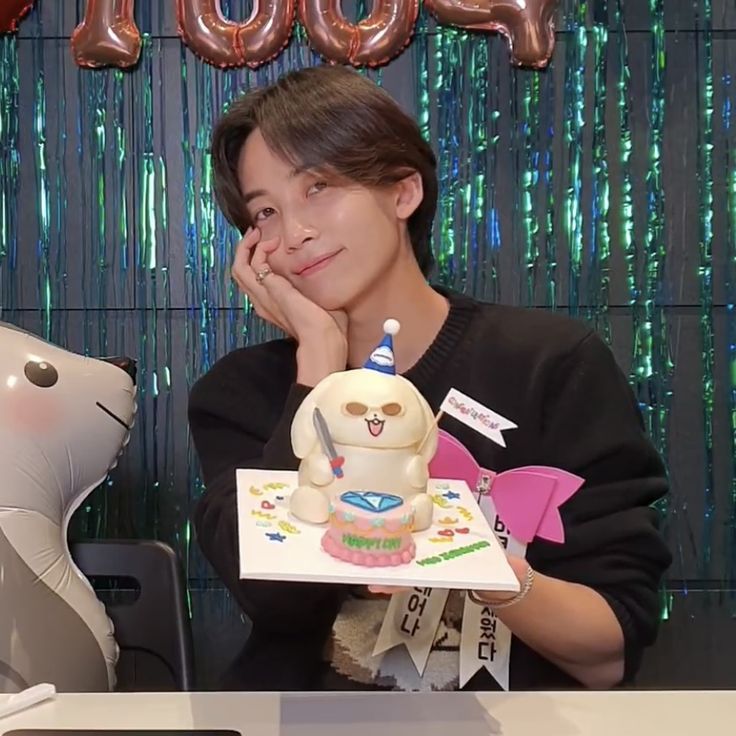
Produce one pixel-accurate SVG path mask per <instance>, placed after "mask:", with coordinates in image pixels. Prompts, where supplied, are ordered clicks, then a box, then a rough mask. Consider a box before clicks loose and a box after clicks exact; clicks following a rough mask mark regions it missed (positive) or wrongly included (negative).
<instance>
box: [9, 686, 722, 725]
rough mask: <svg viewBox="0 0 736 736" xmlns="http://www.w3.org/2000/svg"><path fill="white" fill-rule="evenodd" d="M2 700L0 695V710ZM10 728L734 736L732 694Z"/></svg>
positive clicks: (243, 711) (253, 709)
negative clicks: (721, 735) (722, 735)
mask: <svg viewBox="0 0 736 736" xmlns="http://www.w3.org/2000/svg"><path fill="white" fill-rule="evenodd" d="M6 697H7V696H2V695H0V703H2V702H3V700H4V699H5V698H6ZM17 728H58V729H64V728H66V729H74V728H151V729H153V728H162V729H163V728H170V729H176V728H229V729H234V730H239V731H241V732H242V733H243V736H276V735H277V734H278V735H280V736H369V735H370V736H399V735H400V736H440V735H441V736H481V735H483V736H485V735H487V734H503V736H536V734H539V735H540V736H562V734H565V735H566V736H567V735H576V736H577V735H579V736H609V735H610V736H643V735H644V734H646V735H647V736H650V735H651V734H663V735H664V736H685V735H687V736H693V734H695V735H696V736H715V735H716V734H718V735H720V734H724V735H725V734H729V735H733V734H735V733H736V691H714V692H706V691H702V692H698V691H683V692H613V693H432V694H408V693H356V694H352V693H319V694H296V693H293V694H292V693H288V694H278V693H166V694H157V693H136V694H112V695H109V694H105V695H82V694H62V695H58V696H57V697H56V699H55V700H53V701H49V702H46V703H44V704H41V705H38V706H35V707H34V708H32V709H30V710H28V711H26V712H24V713H19V714H16V715H15V716H11V717H8V718H4V719H0V736H3V735H4V734H5V733H7V732H8V731H12V730H13V729H17Z"/></svg>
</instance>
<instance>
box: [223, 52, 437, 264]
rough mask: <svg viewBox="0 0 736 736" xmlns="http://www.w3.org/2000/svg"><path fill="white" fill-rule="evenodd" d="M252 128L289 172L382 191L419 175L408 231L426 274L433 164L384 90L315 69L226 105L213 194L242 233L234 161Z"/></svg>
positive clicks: (336, 69)
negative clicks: (419, 196)
mask: <svg viewBox="0 0 736 736" xmlns="http://www.w3.org/2000/svg"><path fill="white" fill-rule="evenodd" d="M256 128H258V130H259V131H260V132H261V135H263V138H264V140H265V141H266V144H267V145H268V147H269V148H271V150H273V151H274V152H275V153H276V154H277V155H280V156H282V157H283V158H284V159H285V160H286V161H288V162H289V163H291V164H292V165H293V166H295V167H299V168H306V169H315V170H323V171H326V172H331V173H333V174H335V175H337V176H338V177H341V178H344V179H347V180H349V181H352V182H355V183H357V184H361V185H363V186H366V187H380V186H387V185H390V184H393V183H395V182H397V181H399V180H401V179H403V178H404V177H405V176H408V175H410V174H412V173H413V172H415V171H416V172H418V173H419V174H420V176H421V177H422V184H423V188H424V198H423V200H422V202H421V204H420V205H419V207H418V208H417V210H416V212H414V214H413V215H412V216H411V218H410V219H409V223H408V227H409V236H410V238H411V243H412V247H413V250H414V255H415V257H416V259H417V262H418V264H419V267H420V268H421V269H422V272H423V273H424V275H425V276H427V275H428V274H429V272H430V271H431V269H432V266H433V264H434V257H433V255H432V248H431V245H430V238H431V233H432V220H433V219H434V214H435V210H436V208H437V171H436V166H437V164H436V159H435V155H434V153H433V152H432V149H431V148H430V146H429V145H428V144H427V142H426V141H425V140H424V138H422V134H421V132H420V130H419V127H418V126H417V124H416V122H415V121H414V120H413V119H412V118H411V117H410V116H409V115H407V114H406V113H405V112H404V111H403V110H402V109H401V108H400V107H399V105H398V104H397V103H396V102H395V101H394V100H393V98H391V97H390V96H389V95H388V94H387V93H386V92H385V91H384V90H383V89H381V88H380V87H378V86H377V85H375V84H374V83H373V82H371V81H370V80H368V79H366V78H365V77H363V76H361V75H360V74H358V73H357V72H355V71H352V70H351V69H348V68H346V67H340V66H318V67H311V68H308V69H301V70H299V71H294V72H290V73H289V74H286V75H285V76H283V77H281V78H280V79H279V80H278V81H277V82H276V83H275V84H273V85H271V86H270V87H265V88H263V89H256V90H253V91H250V92H247V93H246V94H245V95H243V96H242V97H240V98H239V99H237V100H236V101H235V102H233V103H232V104H231V105H230V107H229V109H228V110H227V112H226V113H225V114H224V115H223V116H222V118H221V119H220V120H219V121H218V123H217V125H216V126H215V130H214V134H213V137H212V160H213V164H214V187H215V196H216V198H217V202H218V204H219V205H220V207H221V209H222V211H223V213H224V214H225V217H226V218H227V219H228V220H229V221H230V222H231V223H232V224H233V225H234V226H235V227H237V228H238V229H239V230H240V231H241V232H244V231H245V230H246V229H247V228H248V227H249V226H250V225H251V224H252V223H251V222H250V216H249V214H248V212H247V209H246V207H245V206H244V205H243V193H242V192H241V190H240V184H239V182H238V173H237V167H238V158H239V156H240V152H241V149H242V147H243V144H244V143H245V141H246V139H247V138H248V136H249V135H250V134H251V133H252V132H253V131H254V130H255V129H256Z"/></svg>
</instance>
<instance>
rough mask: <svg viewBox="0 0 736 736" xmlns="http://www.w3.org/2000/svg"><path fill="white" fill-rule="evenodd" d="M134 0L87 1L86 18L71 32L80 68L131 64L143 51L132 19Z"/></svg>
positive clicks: (128, 65)
mask: <svg viewBox="0 0 736 736" xmlns="http://www.w3.org/2000/svg"><path fill="white" fill-rule="evenodd" d="M134 5H135V0H87V9H86V12H85V14H84V20H83V21H82V22H81V23H80V24H79V25H78V26H77V27H76V28H75V29H74V32H73V33H72V52H73V54H74V60H75V61H76V62H77V64H78V65H79V66H81V67H86V68H88V69H96V68H98V67H103V66H117V67H121V68H126V67H131V66H134V65H135V64H136V62H137V61H138V57H139V56H140V53H141V34H140V31H139V30H138V26H136V24H135V20H134V18H133V8H134Z"/></svg>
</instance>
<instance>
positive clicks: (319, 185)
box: [307, 181, 327, 194]
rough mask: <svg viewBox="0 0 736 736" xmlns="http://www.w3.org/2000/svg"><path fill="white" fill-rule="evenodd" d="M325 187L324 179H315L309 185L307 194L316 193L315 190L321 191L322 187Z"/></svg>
mask: <svg viewBox="0 0 736 736" xmlns="http://www.w3.org/2000/svg"><path fill="white" fill-rule="evenodd" d="M326 188H327V182H326V181H317V182H315V183H314V184H312V186H311V187H309V190H308V191H307V194H317V192H321V191H322V190H323V189H326Z"/></svg>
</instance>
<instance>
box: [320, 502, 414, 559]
mask: <svg viewBox="0 0 736 736" xmlns="http://www.w3.org/2000/svg"><path fill="white" fill-rule="evenodd" d="M346 495H349V494H344V495H343V497H341V498H339V499H335V500H334V501H333V503H332V504H331V506H330V519H329V522H328V524H329V526H328V529H327V531H326V532H325V534H324V536H323V537H322V548H323V549H324V550H325V552H327V553H329V554H331V555H332V556H333V557H336V558H337V559H339V560H344V561H345V562H350V563H351V564H353V565H361V566H363V567H395V566H397V565H405V564H407V563H408V562H411V561H412V560H413V559H414V556H415V554H416V546H415V544H414V540H413V538H412V528H413V525H414V512H413V510H412V509H411V507H410V506H409V505H408V504H405V503H403V502H402V503H401V504H400V505H396V506H395V507H393V508H389V509H388V510H378V509H370V508H360V507H357V506H355V505H354V504H351V503H346V502H345V501H344V500H343V498H344V497H345V496H346ZM353 495H355V494H353ZM369 495H371V496H372V497H373V500H374V502H375V501H376V499H377V500H378V501H379V502H380V500H381V498H380V497H383V498H385V499H396V497H394V496H388V495H386V494H369ZM399 500H400V499H399ZM394 503H397V501H394Z"/></svg>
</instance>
